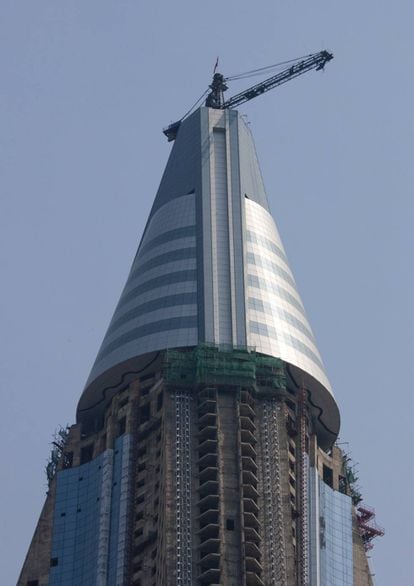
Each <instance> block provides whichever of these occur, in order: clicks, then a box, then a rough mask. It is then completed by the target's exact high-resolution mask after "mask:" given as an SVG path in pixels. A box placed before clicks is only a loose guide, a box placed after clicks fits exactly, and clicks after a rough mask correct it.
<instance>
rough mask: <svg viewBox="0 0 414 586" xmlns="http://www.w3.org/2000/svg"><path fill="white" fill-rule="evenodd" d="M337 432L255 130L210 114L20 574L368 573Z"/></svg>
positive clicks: (177, 579) (144, 252)
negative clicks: (272, 208)
mask: <svg viewBox="0 0 414 586" xmlns="http://www.w3.org/2000/svg"><path fill="white" fill-rule="evenodd" d="M338 430H339V411H338V408H337V405H336V402H335V399H334V397H333V395H332V391H331V388H330V384H329V381H328V379H327V376H326V373H325V370H324V366H323V363H322V360H321V357H320V355H319V352H318V349H317V346H316V342H315V339H314V336H313V333H312V330H311V327H310V325H309V323H308V320H307V317H306V314H305V310H304V307H303V304H302V301H301V299H300V296H299V294H298V292H297V288H296V284H295V280H294V277H293V275H292V273H291V270H290V268H289V265H288V262H287V258H286V254H285V251H284V249H283V245H282V243H281V240H280V237H279V234H278V231H277V228H276V225H275V223H274V221H273V219H272V216H271V215H270V212H269V208H268V203H267V198H266V194H265V189H264V186H263V180H262V176H261V173H260V169H259V164H258V161H257V156H256V152H255V148H254V144H253V141H252V137H251V135H250V131H249V129H248V127H247V126H246V125H245V124H244V122H243V120H242V119H241V117H240V116H239V114H238V113H237V111H234V110H214V109H211V108H200V109H199V110H197V111H196V112H195V113H194V114H193V115H192V116H191V117H189V118H188V119H187V120H185V121H184V122H183V123H182V125H181V127H180V129H179V132H178V135H177V138H176V141H175V143H174V146H173V149H172V152H171V155H170V158H169V161H168V164H167V167H166V169H165V172H164V175H163V178H162V181H161V185H160V188H159V190H158V193H157V195H156V198H155V201H154V204H153V207H152V210H151V213H150V216H149V219H148V222H147V225H146V228H145V231H144V234H143V237H142V240H141V243H140V246H139V248H138V252H137V254H136V257H135V259H134V262H133V265H132V268H131V272H130V274H129V277H128V280H127V283H126V285H125V288H124V290H123V292H122V295H121V298H120V301H119V303H118V306H117V308H116V310H115V313H114V316H113V318H112V321H111V323H110V325H109V328H108V330H107V333H106V335H105V337H104V340H103V342H102V346H101V349H100V350H99V353H98V356H97V358H96V361H95V364H94V366H93V368H92V372H91V374H90V376H89V379H88V381H87V384H86V387H85V390H84V392H83V394H82V396H81V399H80V401H79V406H78V412H77V423H76V425H73V426H72V427H71V428H70V429H69V430H68V434H67V435H65V434H63V435H62V438H61V439H62V441H61V443H60V444H59V443H58V448H57V452H55V454H54V459H53V462H52V464H51V467H50V470H49V472H50V474H49V476H50V489H49V492H48V496H47V500H46V504H45V508H44V510H43V512H42V514H41V517H40V520H39V524H38V527H37V529H36V532H35V535H34V538H33V541H32V544H31V547H30V549H29V552H28V555H27V558H26V561H25V564H24V567H23V570H22V573H21V576H20V580H19V585H21V586H28V585H30V586H35V585H37V586H40V585H42V586H46V585H49V586H55V585H59V586H66V585H69V584H71V585H73V584H79V585H81V584H82V585H85V586H86V585H88V586H89V585H92V584H99V585H107V586H112V585H134V586H144V585H145V586H147V585H157V586H158V585H166V586H170V585H171V586H172V585H181V586H184V585H185V586H188V585H191V584H200V585H217V584H223V585H224V584H225V585H226V586H232V585H234V586H236V585H249V586H250V585H268V586H281V585H307V584H309V585H312V586H314V585H315V586H316V585H320V586H325V585H326V586H328V585H329V586H332V585H337V586H339V585H341V586H342V585H343V586H348V585H351V584H357V585H360V586H363V585H369V584H371V583H372V582H371V578H370V573H369V569H368V565H367V560H366V556H365V551H364V547H366V546H367V543H369V541H370V539H371V537H372V535H371V534H369V531H368V530H367V531H368V532H367V531H365V532H364V531H361V515H363V513H361V511H360V512H359V513H358V511H357V510H356V509H355V506H354V505H355V504H357V501H358V498H357V497H356V493H355V491H354V488H353V483H352V475H351V474H350V471H349V469H348V467H347V462H346V459H344V457H343V454H342V452H341V451H340V450H339V448H338V447H337V446H335V444H334V442H335V439H336V437H337V434H338ZM358 519H359V521H358ZM364 519H365V517H364ZM371 528H372V523H371ZM373 530H374V529H373Z"/></svg>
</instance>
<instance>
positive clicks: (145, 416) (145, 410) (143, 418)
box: [139, 403, 151, 423]
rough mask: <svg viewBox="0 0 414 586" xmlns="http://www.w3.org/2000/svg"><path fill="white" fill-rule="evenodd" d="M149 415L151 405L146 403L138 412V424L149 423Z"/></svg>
mask: <svg viewBox="0 0 414 586" xmlns="http://www.w3.org/2000/svg"><path fill="white" fill-rule="evenodd" d="M150 415H151V405H150V403H147V404H146V405H143V406H142V407H141V408H140V410H139V422H140V423H146V422H147V421H149V418H150Z"/></svg>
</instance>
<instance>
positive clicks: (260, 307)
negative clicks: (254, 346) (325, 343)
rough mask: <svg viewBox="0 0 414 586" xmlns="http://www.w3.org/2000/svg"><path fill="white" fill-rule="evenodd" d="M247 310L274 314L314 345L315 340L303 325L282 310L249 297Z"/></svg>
mask: <svg viewBox="0 0 414 586" xmlns="http://www.w3.org/2000/svg"><path fill="white" fill-rule="evenodd" d="M248 305H249V309H252V310H253V311H260V312H261V313H264V314H267V315H272V314H274V313H276V314H277V316H278V317H279V318H280V319H282V320H283V321H285V322H286V323H288V324H289V325H291V326H293V327H294V328H296V329H297V330H299V331H300V332H301V333H302V334H304V335H305V336H306V337H307V338H309V340H310V341H311V342H313V343H314V344H315V338H314V336H313V334H312V332H311V331H310V330H309V329H308V328H307V327H306V326H305V324H303V323H302V322H301V321H300V320H299V319H298V318H297V317H295V316H294V315H292V314H291V313H289V312H288V311H285V310H284V309H282V308H280V307H277V306H276V305H273V304H271V303H268V302H267V301H263V300H262V299H257V298H255V297H249V299H248Z"/></svg>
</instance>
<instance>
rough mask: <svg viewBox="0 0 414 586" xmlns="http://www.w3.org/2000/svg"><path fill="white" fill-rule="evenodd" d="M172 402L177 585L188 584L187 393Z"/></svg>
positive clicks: (190, 563) (189, 583) (190, 571)
mask: <svg viewBox="0 0 414 586" xmlns="http://www.w3.org/2000/svg"><path fill="white" fill-rule="evenodd" d="M174 402H175V463H176V485H175V487H176V494H175V497H176V498H175V502H176V526H177V533H176V552H177V555H176V572H177V577H176V579H177V586H191V585H192V584H193V581H192V566H193V562H192V539H191V438H190V397H189V395H188V394H187V393H183V392H180V393H176V394H175V396H174Z"/></svg>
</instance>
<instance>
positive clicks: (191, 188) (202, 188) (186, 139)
mask: <svg viewBox="0 0 414 586" xmlns="http://www.w3.org/2000/svg"><path fill="white" fill-rule="evenodd" d="M205 342H207V343H214V344H217V345H223V344H224V345H227V346H244V347H253V348H255V349H256V352H259V353H262V354H265V355H269V356H274V357H278V358H281V359H282V360H284V361H285V362H286V363H287V364H288V365H289V371H290V374H291V376H292V378H293V379H294V380H296V381H297V384H298V385H303V386H304V387H305V388H308V389H309V390H310V393H311V401H312V403H313V404H314V406H315V408H316V410H317V412H318V419H319V422H320V424H321V426H322V428H323V429H324V430H325V432H326V433H327V434H328V436H330V438H331V440H332V439H333V438H334V437H335V436H336V434H337V433H338V429H339V412H338V408H337V406H336V403H335V400H334V399H333V396H332V393H331V388H330V384H329V382H328V379H327V376H326V374H325V370H324V366H323V364H322V360H321V357H320V355H319V352H318V349H317V347H316V343H315V339H314V336H313V333H312V330H311V328H310V325H309V323H308V320H307V317H306V314H305V310H304V307H303V304H302V301H301V299H300V296H299V294H298V292H297V288H296V284H295V280H294V278H293V275H292V272H291V270H290V268H289V264H288V261H287V258H286V254H285V251H284V248H283V245H282V243H281V240H280V237H279V234H278V231H277V228H276V225H275V223H274V221H273V218H272V216H271V215H270V212H269V207H268V202H267V197H266V193H265V189H264V184H263V180H262V175H261V172H260V167H259V163H258V160H257V156H256V150H255V147H254V143H253V140H252V137H251V133H250V130H249V128H248V127H247V125H246V124H245V123H244V121H243V119H242V118H241V116H240V115H239V113H238V112H237V111H235V110H215V109H211V108H206V107H202V108H200V109H199V110H197V111H196V112H195V113H194V114H192V116H190V117H189V118H187V119H186V120H185V121H184V122H183V123H182V124H181V126H180V129H179V131H178V135H177V138H176V140H175V143H174V145H173V148H172V151H171V154H170V157H169V160H168V163H167V166H166V169H165V171H164V175H163V177H162V180H161V184H160V187H159V189H158V192H157V195H156V197H155V201H154V204H153V206H152V209H151V213H150V216H149V218H148V222H147V224H146V227H145V230H144V234H143V237H142V240H141V243H140V245H139V248H138V251H137V254H136V256H135V259H134V262H133V265H132V268H131V271H130V274H129V276H128V279H127V282H126V285H125V288H124V290H123V292H122V295H121V298H120V300H119V303H118V305H117V307H116V309H115V312H114V316H113V318H112V321H111V323H110V325H109V328H108V330H107V332H106V334H105V337H104V340H103V342H102V346H101V348H100V350H99V353H98V356H97V358H96V361H95V364H94V366H93V368H92V372H91V374H90V376H89V379H88V381H87V384H86V388H85V390H84V393H83V395H82V397H81V400H80V403H79V407H78V417H80V418H82V416H83V415H87V413H88V412H90V410H91V409H94V408H95V407H96V406H97V405H99V404H102V403H103V402H105V400H106V399H107V398H108V397H109V396H111V395H112V394H113V393H114V392H116V391H117V390H118V389H119V388H121V386H122V385H123V384H125V382H126V381H127V380H128V377H130V376H135V377H136V375H137V373H138V372H140V373H145V370H146V369H147V368H148V367H149V365H151V364H152V363H153V362H154V360H156V359H157V355H158V353H159V352H160V351H162V350H164V349H166V348H177V347H194V346H196V345H197V344H200V343H205ZM325 432H324V433H325Z"/></svg>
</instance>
